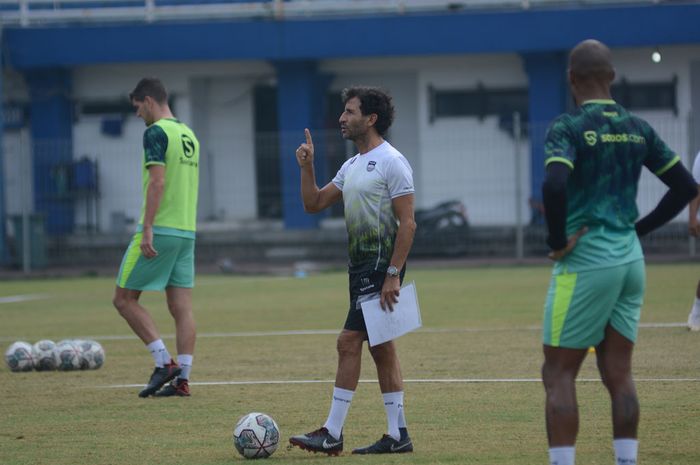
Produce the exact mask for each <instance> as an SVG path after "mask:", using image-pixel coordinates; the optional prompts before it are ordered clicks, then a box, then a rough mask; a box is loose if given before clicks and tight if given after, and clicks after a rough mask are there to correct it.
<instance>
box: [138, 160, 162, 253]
mask: <svg viewBox="0 0 700 465" xmlns="http://www.w3.org/2000/svg"><path fill="white" fill-rule="evenodd" d="M148 177H149V180H148V186H147V187H146V208H145V210H144V213H143V236H142V239H141V252H142V253H143V255H144V257H146V258H152V257H155V256H156V255H158V252H157V251H156V249H155V248H154V247H153V221H154V220H155V218H156V213H157V212H158V207H160V201H161V200H162V198H163V191H164V190H165V166H164V165H150V166H149V167H148Z"/></svg>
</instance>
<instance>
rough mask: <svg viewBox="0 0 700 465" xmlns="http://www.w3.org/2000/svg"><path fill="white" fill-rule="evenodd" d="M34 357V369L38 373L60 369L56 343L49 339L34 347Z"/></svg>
mask: <svg viewBox="0 0 700 465" xmlns="http://www.w3.org/2000/svg"><path fill="white" fill-rule="evenodd" d="M32 356H33V357H34V369H35V370H36V371H51V370H55V369H56V368H57V367H58V363H59V360H58V351H57V350H56V343H55V342H53V341H50V340H48V339H43V340H41V341H39V342H37V343H36V344H34V346H33V347H32Z"/></svg>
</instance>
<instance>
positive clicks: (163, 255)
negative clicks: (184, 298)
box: [117, 232, 194, 291]
mask: <svg viewBox="0 0 700 465" xmlns="http://www.w3.org/2000/svg"><path fill="white" fill-rule="evenodd" d="M142 236H143V234H142V233H140V232H139V233H136V234H134V237H133V238H132V239H131V243H130V244H129V248H128V249H126V253H125V254H124V258H123V259H122V264H121V267H120V268H119V275H118V276H117V286H119V287H121V288H124V289H132V290H136V291H162V290H163V289H165V288H166V287H194V239H187V238H183V237H177V236H167V235H162V234H154V235H153V247H154V248H155V249H156V251H157V252H158V255H157V256H155V257H153V258H145V257H144V256H143V255H142V254H141V237H142Z"/></svg>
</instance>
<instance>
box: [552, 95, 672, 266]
mask: <svg viewBox="0 0 700 465" xmlns="http://www.w3.org/2000/svg"><path fill="white" fill-rule="evenodd" d="M545 151H546V157H547V161H546V163H550V162H553V161H559V162H562V163H565V164H567V165H568V166H569V167H570V168H571V169H572V171H571V173H570V175H569V180H568V183H567V235H571V234H574V233H575V232H576V231H578V230H579V229H580V228H582V227H587V228H588V229H589V233H587V234H586V235H584V236H583V237H582V240H581V243H580V245H581V247H577V249H579V250H576V249H575V253H573V254H571V257H570V258H569V259H568V261H571V263H572V264H576V265H577V266H576V267H579V266H580V267H588V266H590V265H606V264H617V263H620V262H624V261H629V260H633V259H637V258H641V257H642V252H641V247H640V246H639V243H638V240H637V237H636V234H635V230H634V222H635V220H636V219H637V217H638V215H639V213H638V210H637V202H636V199H637V186H638V183H639V177H640V174H641V171H642V167H643V166H647V167H648V168H649V169H650V170H651V171H652V172H654V173H655V174H657V175H658V174H661V173H662V172H663V171H664V170H666V169H668V168H669V167H670V166H672V165H673V164H674V163H675V162H677V161H678V157H676V156H675V155H674V154H673V153H672V152H671V151H670V150H669V149H668V148H667V147H666V145H665V144H664V143H663V141H661V139H659V138H658V136H657V135H656V133H655V132H654V130H653V129H652V128H651V126H649V124H648V123H646V122H645V121H644V120H642V119H641V118H638V117H635V116H633V115H631V114H630V113H629V112H627V110H625V108H623V107H622V106H621V105H618V104H616V103H615V102H614V101H612V100H591V101H588V102H585V103H584V104H583V105H581V106H580V107H579V108H577V109H576V110H575V111H574V112H572V113H569V114H565V115H562V116H560V117H559V118H557V119H556V120H555V121H554V123H553V124H552V126H551V127H550V130H549V132H548V134H547V142H546V144H545Z"/></svg>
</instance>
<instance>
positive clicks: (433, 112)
mask: <svg viewBox="0 0 700 465" xmlns="http://www.w3.org/2000/svg"><path fill="white" fill-rule="evenodd" d="M428 98H429V99H430V122H431V123H433V122H434V121H435V120H436V119H438V118H450V117H465V116H466V117H470V116H471V117H477V118H479V119H484V118H486V117H487V116H498V118H499V126H500V127H501V129H503V130H504V131H506V132H508V133H509V134H511V135H512V131H513V127H512V126H513V113H515V112H518V113H520V118H521V121H523V122H527V120H528V105H529V100H528V91H527V88H526V87H513V88H486V87H484V86H483V85H482V84H479V85H478V86H477V87H476V89H470V90H466V89H456V90H438V89H435V88H434V87H432V86H430V87H428Z"/></svg>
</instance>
